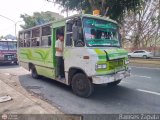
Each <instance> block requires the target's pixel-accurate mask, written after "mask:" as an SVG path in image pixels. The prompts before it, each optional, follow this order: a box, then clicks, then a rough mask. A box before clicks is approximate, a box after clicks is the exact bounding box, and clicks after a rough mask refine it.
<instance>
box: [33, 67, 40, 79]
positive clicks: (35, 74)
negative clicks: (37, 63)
mask: <svg viewBox="0 0 160 120" xmlns="http://www.w3.org/2000/svg"><path fill="white" fill-rule="evenodd" d="M31 75H32V78H34V79H38V78H39V75H38V73H37V70H36V68H35V67H32V68H31Z"/></svg>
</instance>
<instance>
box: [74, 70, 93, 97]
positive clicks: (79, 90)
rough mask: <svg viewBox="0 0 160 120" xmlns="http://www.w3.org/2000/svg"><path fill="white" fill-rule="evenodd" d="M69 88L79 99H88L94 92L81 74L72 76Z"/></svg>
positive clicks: (89, 82)
mask: <svg viewBox="0 0 160 120" xmlns="http://www.w3.org/2000/svg"><path fill="white" fill-rule="evenodd" d="M71 86H72V90H73V92H74V93H75V94H76V95H78V96H80V97H89V96H90V95H91V94H92V93H93V91H94V88H93V84H92V83H91V81H90V80H89V79H88V78H87V77H86V75H84V74H83V73H77V74H76V75H74V76H73V79H72V82H71Z"/></svg>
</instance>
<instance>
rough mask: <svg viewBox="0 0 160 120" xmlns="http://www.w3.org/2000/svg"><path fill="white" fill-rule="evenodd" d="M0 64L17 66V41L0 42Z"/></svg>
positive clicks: (3, 40)
mask: <svg viewBox="0 0 160 120" xmlns="http://www.w3.org/2000/svg"><path fill="white" fill-rule="evenodd" d="M0 63H15V64H17V40H11V39H7V40H5V39H2V40H0Z"/></svg>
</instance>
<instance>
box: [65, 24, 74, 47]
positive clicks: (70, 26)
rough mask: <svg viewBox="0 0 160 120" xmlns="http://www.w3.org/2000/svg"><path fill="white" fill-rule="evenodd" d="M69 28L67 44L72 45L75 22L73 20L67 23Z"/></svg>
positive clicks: (67, 30)
mask: <svg viewBox="0 0 160 120" xmlns="http://www.w3.org/2000/svg"><path fill="white" fill-rule="evenodd" d="M66 26H67V28H66V43H65V44H66V46H72V41H73V40H72V33H73V31H72V26H73V24H72V23H71V22H68V23H67V24H66Z"/></svg>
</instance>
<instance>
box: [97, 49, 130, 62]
mask: <svg viewBox="0 0 160 120" xmlns="http://www.w3.org/2000/svg"><path fill="white" fill-rule="evenodd" d="M94 51H95V52H96V54H97V55H98V57H99V59H101V60H102V59H103V60H104V59H105V60H106V59H107V60H114V59H119V58H125V57H127V56H128V52H127V51H126V50H125V49H122V48H108V49H94Z"/></svg>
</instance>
